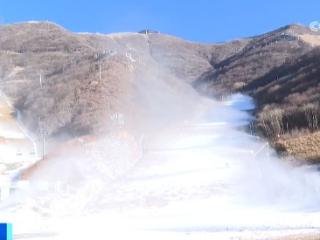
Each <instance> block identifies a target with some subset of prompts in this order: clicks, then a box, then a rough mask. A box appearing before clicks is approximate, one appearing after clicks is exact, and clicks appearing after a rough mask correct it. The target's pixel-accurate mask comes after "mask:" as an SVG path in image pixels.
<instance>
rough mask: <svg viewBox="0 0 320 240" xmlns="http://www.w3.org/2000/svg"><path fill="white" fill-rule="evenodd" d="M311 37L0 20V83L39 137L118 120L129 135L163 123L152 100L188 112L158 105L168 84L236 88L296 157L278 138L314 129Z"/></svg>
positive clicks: (286, 30)
mask: <svg viewBox="0 0 320 240" xmlns="http://www.w3.org/2000/svg"><path fill="white" fill-rule="evenodd" d="M319 39H320V37H319V33H317V32H312V31H311V30H309V29H308V28H305V27H303V26H300V25H289V26H286V27H283V28H280V29H277V30H275V31H273V32H270V33H266V34H263V35H260V36H256V37H251V38H246V39H241V40H236V41H232V42H227V43H224V44H199V43H192V42H188V41H184V40H182V39H179V38H176V37H172V36H168V35H164V34H160V33H158V32H156V31H152V32H148V31H147V32H143V31H142V32H141V33H119V34H108V35H103V34H80V33H72V32H69V31H67V30H66V29H64V28H62V27H60V26H58V25H56V24H53V23H49V22H39V23H21V24H13V25H2V26H0V81H1V83H0V88H1V91H2V92H3V93H4V94H5V95H6V96H7V97H8V98H9V99H10V101H11V103H12V105H13V106H14V107H15V110H16V113H15V114H16V116H17V118H18V119H19V121H20V122H22V123H23V125H25V126H26V128H27V129H28V130H29V131H30V133H32V135H33V136H34V137H35V138H38V139H41V138H42V137H43V136H46V137H48V138H53V137H61V136H63V137H67V138H73V137H76V136H82V135H87V134H101V133H103V132H108V131H111V130H112V129H114V128H116V127H117V124H118V122H119V121H118V120H119V119H118V118H119V116H121V118H124V119H122V120H123V122H124V124H125V125H126V128H127V129H128V130H130V131H133V132H135V131H137V128H139V127H142V126H144V127H145V126H147V125H148V124H151V122H152V123H153V124H154V123H155V124H167V122H166V121H168V119H166V118H164V119H159V113H154V112H153V110H152V105H153V104H151V103H154V102H155V103H156V104H158V105H161V106H163V114H162V115H163V116H165V115H166V114H167V112H170V113H172V114H174V113H176V114H177V115H178V113H179V114H181V113H183V114H187V113H188V111H189V110H188V109H180V108H179V106H170V109H169V111H168V109H165V107H166V106H168V104H167V103H165V102H157V101H158V98H157V95H159V94H165V93H166V91H167V90H168V86H170V87H173V88H175V89H178V90H179V91H182V92H183V91H190V92H193V89H192V87H194V88H195V89H197V90H198V91H200V92H201V93H203V94H206V95H210V96H214V97H220V96H224V95H228V94H230V93H232V92H239V91H240V92H245V93H249V94H250V95H252V96H253V97H254V99H255V100H256V102H257V107H258V108H257V111H256V113H255V114H256V116H257V124H256V125H257V127H258V130H260V131H261V132H262V133H263V134H264V135H265V136H267V137H269V138H270V139H272V140H273V142H275V143H276V145H277V147H278V148H279V149H282V150H285V151H289V152H290V153H292V154H294V155H295V154H298V155H299V152H298V151H296V150H295V149H289V148H293V147H288V146H293V145H294V144H291V145H290V144H284V143H283V142H286V143H287V142H288V141H289V140H291V139H293V138H294V137H295V136H297V135H299V136H300V137H301V134H302V132H303V134H304V135H306V136H308V138H307V139H309V138H310V136H313V135H310V134H313V132H316V131H317V130H318V116H319V106H318V105H319V96H318V90H319V89H318V88H319V78H318V76H319V73H318V70H319V67H318V62H319V60H318V59H319V58H318V56H319V55H320V50H319V49H318V47H317V46H318V45H319V43H320V41H319ZM156 78H162V79H165V81H164V84H163V85H161V86H159V85H157V82H156V81H154V79H156ZM141 87H143V88H144V89H143V91H142V90H141V89H140V88H141ZM146 89H148V91H145V90H146ZM146 92H148V94H146ZM189 101H192V99H190V100H189ZM169 102H170V101H169V99H168V103H169ZM275 114H276V115H275ZM275 116H276V117H275ZM148 119H152V121H148ZM122 120H121V121H122ZM155 120H156V121H155ZM292 132H295V135H293V134H292ZM297 132H298V133H299V134H297ZM280 140H281V141H280ZM280 143H281V144H280ZM279 144H280V145H279ZM308 144H309V143H308ZM303 157H305V158H308V159H311V158H310V157H309V156H308V154H304V155H303ZM319 157H320V156H319ZM312 159H313V160H317V159H318V156H314V154H312Z"/></svg>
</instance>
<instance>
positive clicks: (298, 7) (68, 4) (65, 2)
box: [0, 0, 320, 42]
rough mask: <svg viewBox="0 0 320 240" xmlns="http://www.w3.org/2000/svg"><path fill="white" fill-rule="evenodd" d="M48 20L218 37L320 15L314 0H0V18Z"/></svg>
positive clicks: (83, 27)
mask: <svg viewBox="0 0 320 240" xmlns="http://www.w3.org/2000/svg"><path fill="white" fill-rule="evenodd" d="M28 20H49V21H53V22H56V23H58V24H60V25H63V26H64V27H66V28H67V29H69V30H71V31H76V32H101V33H110V32H122V31H139V30H141V29H144V28H150V29H155V30H159V31H161V32H164V33H168V34H172V35H176V36H179V37H182V38H185V39H188V40H193V41H200V42H220V41H226V40H231V39H234V38H240V37H246V36H252V35H256V34H260V33H263V32H266V31H270V30H273V29H275V28H278V27H281V26H283V25H286V24H289V23H302V24H305V25H308V24H309V23H310V22H312V21H319V20H320V1H319V0H310V1H308V0H305V1H301V0H291V1H289V0H265V1H261V0H219V1H216V0H211V1H210V0H196V1H192V0H190V1H188V0H185V1H182V0H181V1H174V0H171V1H169V0H157V1H152V0H151V1H147V0H137V1H130V0H117V1H116V0H115V1H103V0H90V1H84V0H78V1H75V0H74V1H72V0H52V1H51V0H50V1H49V0H41V1H40V0H20V1H17V0H16V1H15V0H0V22H2V23H12V22H21V21H28Z"/></svg>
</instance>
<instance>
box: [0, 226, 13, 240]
mask: <svg viewBox="0 0 320 240" xmlns="http://www.w3.org/2000/svg"><path fill="white" fill-rule="evenodd" d="M0 240H12V224H10V223H0Z"/></svg>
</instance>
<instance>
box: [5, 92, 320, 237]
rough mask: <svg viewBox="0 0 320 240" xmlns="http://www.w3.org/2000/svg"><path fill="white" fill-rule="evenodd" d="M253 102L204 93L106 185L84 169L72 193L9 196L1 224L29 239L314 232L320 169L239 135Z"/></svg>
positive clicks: (319, 225)
mask: <svg viewBox="0 0 320 240" xmlns="http://www.w3.org/2000/svg"><path fill="white" fill-rule="evenodd" d="M253 107H254V105H253V103H252V102H251V99H250V98H249V97H246V96H242V95H234V96H232V97H231V98H230V99H227V100H226V101H225V102H222V103H220V102H213V101H209V100H205V99H204V100H203V103H202V104H201V107H200V108H199V114H198V115H197V117H195V118H192V119H186V120H185V121H184V122H183V123H181V124H179V125H178V126H176V127H172V126H171V128H170V129H167V130H166V131H163V132H162V133H158V134H157V135H152V136H145V138H144V140H143V142H142V144H143V146H144V149H143V157H142V158H141V159H140V160H139V161H137V162H135V164H134V165H133V166H132V167H130V168H129V169H128V170H127V171H126V172H125V173H122V174H121V176H119V177H117V178H115V179H112V180H110V181H105V179H104V178H103V177H102V176H101V172H100V173H99V174H98V173H91V174H92V176H91V177H90V179H89V180H88V179H87V181H86V182H82V183H81V187H80V188H78V189H74V188H68V187H69V186H68V184H66V183H62V186H59V188H55V189H51V190H50V191H47V189H44V191H39V189H37V190H34V191H31V192H30V191H29V192H27V194H24V195H21V194H19V193H17V194H15V195H13V196H12V198H11V199H10V200H8V201H5V202H4V203H3V205H2V206H3V208H2V210H1V212H2V214H1V216H0V220H1V221H9V222H13V227H14V234H15V236H16V239H38V240H39V239H129V238H131V239H219V240H220V239H236V238H240V239H269V238H271V237H279V236H286V235H290V234H302V233H303V234H304V233H314V234H320V231H319V229H320V207H319V206H320V205H319V203H320V174H319V173H318V172H317V171H316V170H313V169H312V168H298V167H292V166H289V165H287V164H286V163H284V162H283V160H280V159H278V158H277V156H276V155H275V153H274V152H273V150H272V149H271V148H270V147H269V146H268V144H267V143H266V142H264V141H263V140H260V139H258V138H257V137H256V136H252V135H250V134H248V133H246V132H245V131H244V127H245V126H246V124H248V122H249V121H250V116H249V115H248V114H247V113H246V112H245V111H244V110H250V109H252V108H253ZM106 149H107V146H106ZM113 153H114V152H113ZM115 154H116V153H115ZM118 154H119V156H121V148H120V149H119V152H118ZM78 160H79V161H78V163H79V164H81V159H78ZM90 161H91V163H92V164H93V162H92V161H94V159H91V160H90ZM84 163H88V162H85V161H84ZM84 163H83V168H86V165H85V164H84ZM112 164H114V165H112ZM117 164H119V163H117V162H116V161H115V162H114V163H110V161H108V162H107V163H106V165H103V163H102V165H101V166H100V169H103V168H116V167H118V166H117ZM77 167H79V166H77ZM101 171H102V174H103V170H101ZM57 176H59V175H58V173H57Z"/></svg>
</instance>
